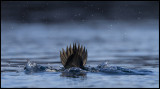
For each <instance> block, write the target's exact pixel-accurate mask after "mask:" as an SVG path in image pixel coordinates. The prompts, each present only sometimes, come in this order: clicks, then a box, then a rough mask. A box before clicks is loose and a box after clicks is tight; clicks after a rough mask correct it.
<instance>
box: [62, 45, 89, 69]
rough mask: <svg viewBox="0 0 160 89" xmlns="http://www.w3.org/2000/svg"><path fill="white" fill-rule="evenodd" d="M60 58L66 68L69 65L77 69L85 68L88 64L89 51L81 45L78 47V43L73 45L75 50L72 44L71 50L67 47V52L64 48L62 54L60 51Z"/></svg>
mask: <svg viewBox="0 0 160 89" xmlns="http://www.w3.org/2000/svg"><path fill="white" fill-rule="evenodd" d="M60 58H61V62H62V65H63V66H64V67H65V66H69V65H72V66H75V67H80V66H84V65H85V64H86V62H87V49H85V47H84V48H83V46H82V45H81V46H80V44H78V47H77V45H76V43H73V48H72V47H71V44H70V46H69V48H68V46H67V48H66V51H65V50H64V49H63V48H62V52H61V51H60ZM79 62H80V63H79ZM81 62H82V65H81Z"/></svg>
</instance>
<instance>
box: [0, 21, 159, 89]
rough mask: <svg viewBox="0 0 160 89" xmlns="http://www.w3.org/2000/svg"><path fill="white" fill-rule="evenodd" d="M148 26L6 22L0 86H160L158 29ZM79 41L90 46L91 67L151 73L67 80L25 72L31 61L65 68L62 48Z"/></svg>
mask: <svg viewBox="0 0 160 89" xmlns="http://www.w3.org/2000/svg"><path fill="white" fill-rule="evenodd" d="M158 24H159V23H158V21H157V20H145V21H143V22H138V23H137V22H132V23H127V22H116V21H90V22H81V23H64V24H41V23H30V24H24V23H23V24H22V23H12V22H4V21H3V22H2V23H1V87H3V88H4V87H27V88H31V87H71V88H74V87H75V88H76V87H108V88H112V87H121V88H122V87H131V88H135V87H141V88H142V87H154V88H155V87H156V88H157V87H159V25H158ZM73 42H77V43H80V44H82V45H83V46H85V47H86V48H87V51H88V59H87V60H88V61H87V66H92V67H96V66H98V65H99V64H101V63H104V62H107V63H108V65H109V66H118V67H123V68H126V69H135V70H139V69H142V70H143V69H145V70H148V71H152V73H151V74H144V75H134V74H133V75H126V74H120V75H119V74H116V75H115V74H112V73H111V74H108V73H105V72H104V73H101V72H98V73H97V72H95V73H92V72H88V73H87V74H86V76H84V77H78V78H72V77H63V76H61V72H40V73H32V74H26V73H25V72H24V66H25V64H26V63H27V59H29V60H31V61H34V62H35V63H37V64H39V65H42V66H53V67H59V66H60V67H63V66H62V64H61V62H60V57H59V56H60V53H59V52H60V50H62V48H66V46H67V45H70V44H72V43H73Z"/></svg>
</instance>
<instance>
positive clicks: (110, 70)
mask: <svg viewBox="0 0 160 89" xmlns="http://www.w3.org/2000/svg"><path fill="white" fill-rule="evenodd" d="M24 70H25V73H36V72H62V74H61V75H60V76H65V77H73V78H77V77H79V76H86V74H87V72H91V73H96V72H97V73H105V74H109V75H115V74H116V75H147V74H151V73H152V71H149V70H145V69H141V70H140V69H129V68H122V67H119V66H109V65H108V64H107V62H103V63H101V64H99V65H98V66H97V67H91V66H86V67H85V69H84V70H83V69H81V68H77V67H71V68H69V69H65V68H64V67H61V68H55V67H52V66H41V65H38V64H36V63H34V62H31V61H28V62H27V64H26V66H25V67H24Z"/></svg>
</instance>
